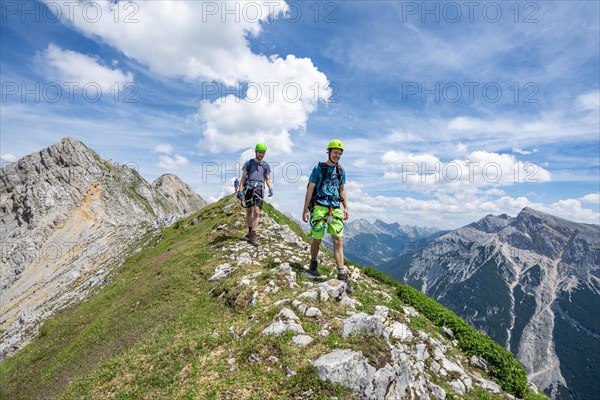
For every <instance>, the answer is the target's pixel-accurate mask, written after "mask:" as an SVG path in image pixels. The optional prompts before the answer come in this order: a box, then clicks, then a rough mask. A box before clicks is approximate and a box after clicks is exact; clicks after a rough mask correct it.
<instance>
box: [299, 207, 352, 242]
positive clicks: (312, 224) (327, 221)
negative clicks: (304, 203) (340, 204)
mask: <svg viewBox="0 0 600 400" xmlns="http://www.w3.org/2000/svg"><path fill="white" fill-rule="evenodd" d="M317 205H320V204H317ZM321 207H323V206H321ZM333 210H334V207H329V210H328V212H327V213H326V214H325V215H324V216H323V218H319V219H317V220H316V221H314V220H313V213H310V215H309V217H308V218H309V219H308V223H309V224H310V227H311V229H312V230H313V231H314V232H321V231H322V230H323V229H325V227H326V226H329V225H331V223H332V222H333V221H334V220H336V219H337V220H339V221H340V222H341V223H342V227H341V228H340V229H339V230H338V229H335V228H333V230H334V231H335V233H336V234H338V235H339V234H340V232H342V230H343V229H344V219H343V218H341V217H338V216H335V215H333ZM321 222H323V224H322V225H321V227H320V228H317V225H318V224H319V223H321Z"/></svg>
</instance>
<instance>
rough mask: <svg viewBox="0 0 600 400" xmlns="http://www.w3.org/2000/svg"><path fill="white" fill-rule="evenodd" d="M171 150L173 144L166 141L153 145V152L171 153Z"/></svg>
mask: <svg viewBox="0 0 600 400" xmlns="http://www.w3.org/2000/svg"><path fill="white" fill-rule="evenodd" d="M173 151H174V149H173V146H171V145H170V144H168V143H163V144H157V145H156V146H154V152H155V153H163V154H171V153H173Z"/></svg>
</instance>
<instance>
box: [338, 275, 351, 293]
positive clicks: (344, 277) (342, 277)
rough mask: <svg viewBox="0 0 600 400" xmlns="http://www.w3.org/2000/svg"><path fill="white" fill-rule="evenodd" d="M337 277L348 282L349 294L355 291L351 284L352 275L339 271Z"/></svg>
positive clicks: (347, 290)
mask: <svg viewBox="0 0 600 400" xmlns="http://www.w3.org/2000/svg"><path fill="white" fill-rule="evenodd" d="M336 279H337V280H338V281H342V282H344V283H345V284H346V293H348V294H352V293H354V289H352V286H350V277H348V274H340V273H339V272H338V276H337V278H336Z"/></svg>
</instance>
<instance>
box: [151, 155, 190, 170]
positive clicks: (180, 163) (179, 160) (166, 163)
mask: <svg viewBox="0 0 600 400" xmlns="http://www.w3.org/2000/svg"><path fill="white" fill-rule="evenodd" d="M159 160H160V161H159V163H158V166H159V167H161V168H164V169H169V170H175V169H179V168H183V167H187V165H188V164H189V161H188V159H187V158H185V157H184V156H182V155H179V154H175V155H174V156H173V157H171V156H168V155H164V156H160V157H159Z"/></svg>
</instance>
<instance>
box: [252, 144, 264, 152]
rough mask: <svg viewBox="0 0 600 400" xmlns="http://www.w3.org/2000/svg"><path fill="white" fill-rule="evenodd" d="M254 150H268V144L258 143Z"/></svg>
mask: <svg viewBox="0 0 600 400" xmlns="http://www.w3.org/2000/svg"><path fill="white" fill-rule="evenodd" d="M254 151H267V145H266V144H262V143H259V144H257V145H256V148H255V149H254Z"/></svg>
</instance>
